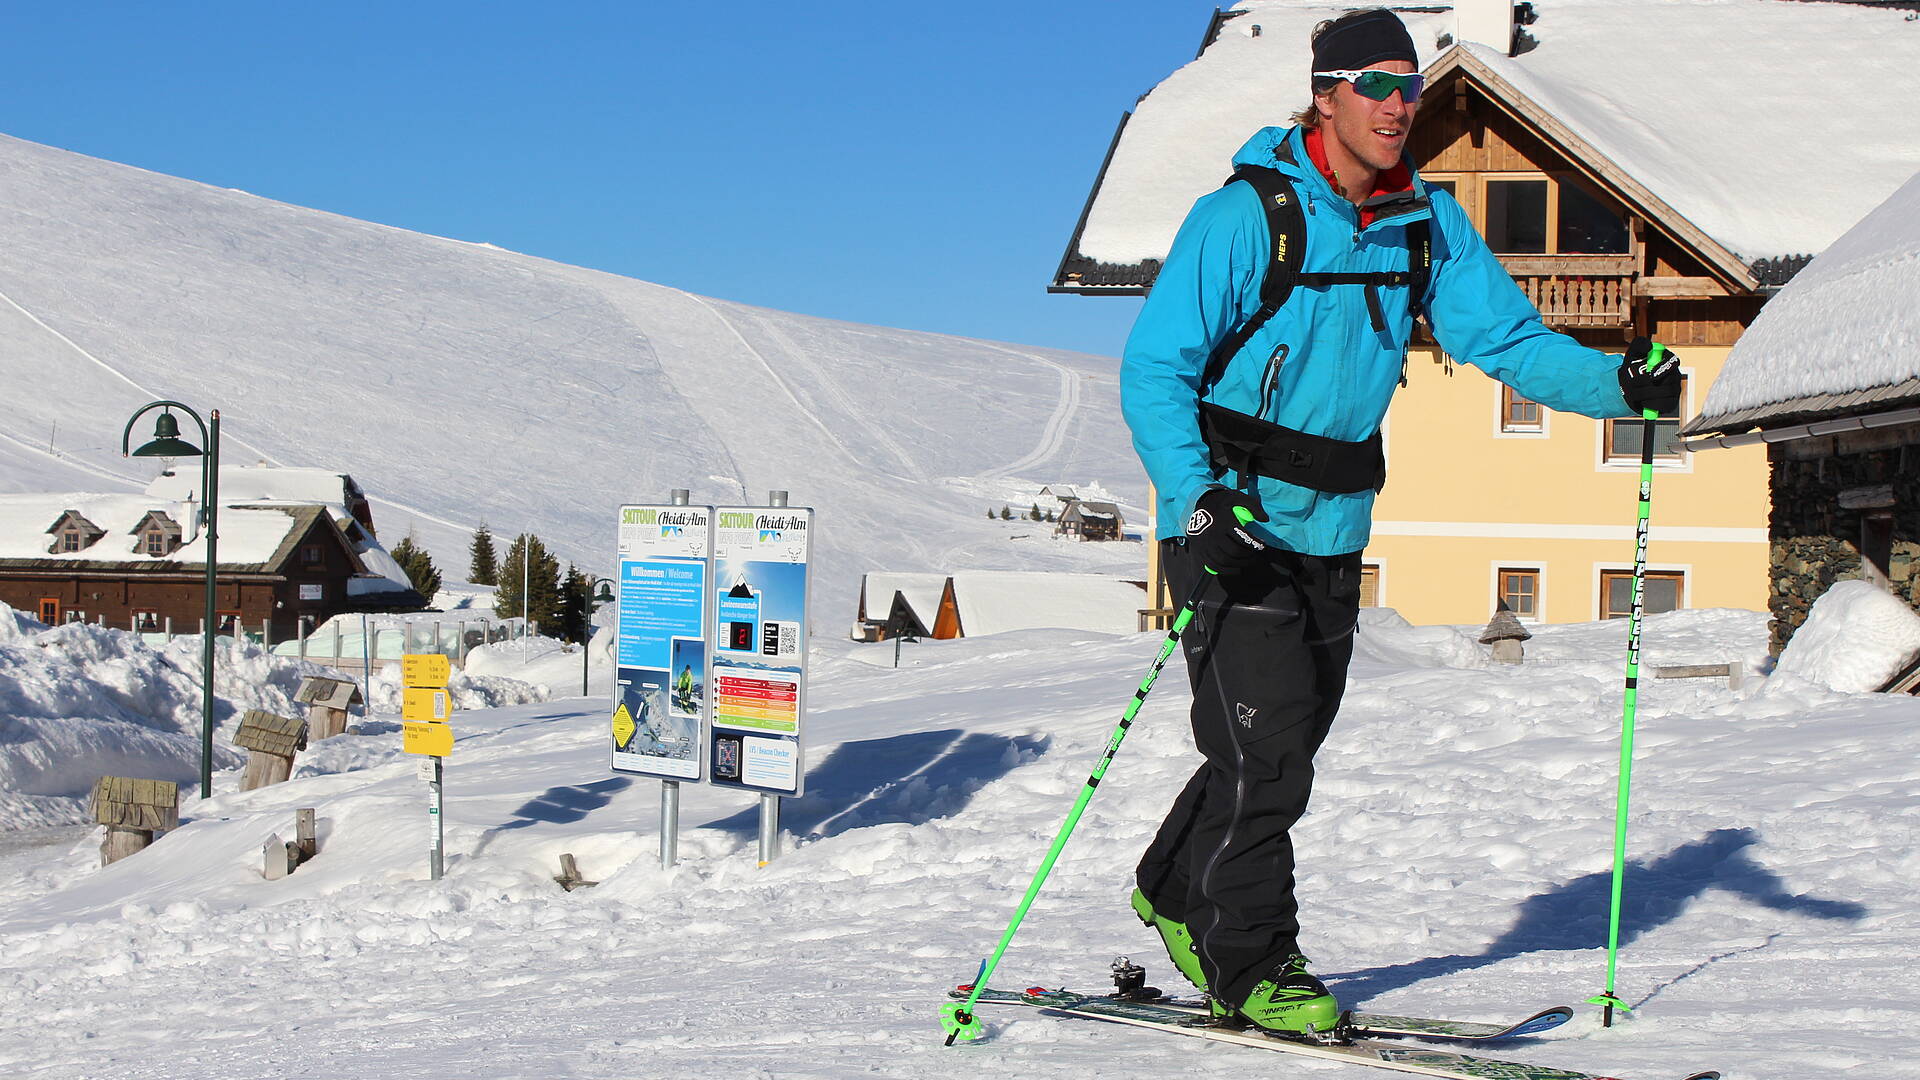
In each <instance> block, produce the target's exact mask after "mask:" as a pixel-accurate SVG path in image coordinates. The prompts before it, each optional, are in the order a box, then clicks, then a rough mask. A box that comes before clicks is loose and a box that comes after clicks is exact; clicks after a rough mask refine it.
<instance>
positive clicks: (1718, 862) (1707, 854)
mask: <svg viewBox="0 0 1920 1080" xmlns="http://www.w3.org/2000/svg"><path fill="white" fill-rule="evenodd" d="M1759 839H1760V834H1759V833H1756V832H1754V831H1753V830H1752V829H1715V830H1714V831H1713V832H1710V833H1708V834H1707V835H1705V836H1703V837H1701V838H1700V839H1698V840H1695V841H1694V842H1692V843H1690V844H1684V845H1682V846H1680V847H1677V848H1675V849H1673V850H1672V851H1669V852H1668V853H1666V854H1665V855H1662V856H1661V857H1660V858H1658V859H1655V860H1654V861H1652V862H1649V863H1638V862H1634V863H1628V864H1627V868H1626V883H1625V885H1624V887H1623V891H1622V896H1621V910H1620V944H1621V945H1622V946H1623V947H1624V946H1625V945H1627V944H1628V943H1630V942H1632V941H1633V940H1634V939H1635V938H1637V937H1639V936H1640V935H1641V934H1644V933H1647V932H1648V931H1650V930H1654V929H1657V928H1659V927H1661V926H1664V925H1666V924H1667V923H1670V922H1672V921H1673V920H1674V919H1676V918H1678V917H1679V916H1680V914H1681V912H1683V911H1684V910H1685V909H1686V907H1687V905H1688V904H1689V903H1691V902H1692V901H1693V900H1694V898H1696V897H1698V896H1700V895H1701V894H1702V893H1705V892H1706V891H1707V890H1709V889H1725V890H1727V891H1729V892H1733V893H1736V894H1738V895H1740V896H1742V897H1745V898H1746V899H1747V900H1749V901H1751V902H1753V903H1755V904H1759V905H1760V906H1761V907H1765V908H1771V909H1773V910H1775V911H1792V912H1798V913H1799V914H1802V915H1811V916H1813V917H1815V918H1820V919H1844V920H1849V921H1852V920H1857V919H1861V918H1864V917H1865V916H1866V914H1867V909H1866V907H1865V906H1864V905H1861V904H1857V903H1854V902H1853V901H1850V900H1823V899H1820V898H1818V897H1813V896H1805V895H1800V894H1795V893H1790V892H1788V891H1787V889H1786V885H1785V883H1784V882H1782V881H1781V880H1780V878H1779V877H1778V876H1777V875H1775V874H1774V873H1773V871H1771V870H1768V869H1767V868H1765V867H1763V866H1761V865H1760V864H1759V863H1757V862H1754V861H1753V857H1752V855H1751V854H1750V853H1749V852H1748V851H1747V848H1749V847H1751V846H1752V845H1753V844H1754V843H1756V842H1757V841H1758V840H1759ZM1612 898H1613V874H1612V872H1611V871H1608V872H1606V873H1598V874H1588V875H1586V876H1585V877H1581V878H1576V879H1574V880H1573V881H1570V882H1567V883H1566V884H1565V885H1561V886H1559V887H1558V888H1556V889H1553V890H1552V891H1550V892H1546V893H1542V894H1540V895H1539V896H1535V897H1532V898H1531V899H1529V900H1527V901H1526V902H1525V903H1523V904H1522V905H1521V906H1520V917H1519V918H1518V919H1516V920H1515V921H1514V924H1513V925H1512V926H1511V927H1509V928H1508V930H1507V932H1506V933H1504V934H1501V935H1500V937H1499V938H1497V939H1495V940H1494V941H1493V942H1491V943H1490V944H1488V946H1487V948H1486V950H1485V951H1484V952H1481V953H1479V954H1477V955H1473V956H1465V955H1455V956H1440V957H1432V958H1429V959H1425V960H1415V961H1412V962H1410V963H1405V964H1393V965H1389V966H1387V967H1377V968H1367V969H1365V970H1362V971H1351V972H1347V973H1346V974H1344V975H1338V976H1331V977H1329V978H1328V979H1327V983H1328V984H1329V985H1330V986H1331V987H1332V988H1333V990H1334V992H1335V993H1337V994H1338V995H1339V996H1340V999H1341V1001H1343V1002H1346V1003H1348V1004H1356V1003H1359V1002H1364V1001H1367V1000H1369V999H1371V998H1375V997H1378V996H1379V995H1381V994H1385V993H1387V992H1389V991H1392V990H1398V989H1401V988H1403V987H1407V986H1411V985H1413V984H1414V983H1417V982H1422V981H1424V980H1426V979H1434V978H1440V977H1442V976H1446V975H1453V974H1456V973H1458V972H1462V971H1471V970H1473V969H1475V968H1482V967H1487V966H1489V965H1492V964H1497V963H1500V962H1501V961H1503V960H1510V959H1512V958H1514V957H1516V956H1520V955H1522V954H1525V953H1530V952H1545V951H1552V950H1567V949H1590V948H1595V947H1601V946H1604V945H1605V944H1606V940H1607V914H1608V910H1609V908H1610V907H1611V905H1612Z"/></svg>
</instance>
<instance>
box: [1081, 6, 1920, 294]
mask: <svg viewBox="0 0 1920 1080" xmlns="http://www.w3.org/2000/svg"><path fill="white" fill-rule="evenodd" d="M1350 6H1352V5H1350V4H1347V3H1326V2H1320V0H1242V2H1241V3H1239V4H1236V5H1234V9H1235V10H1238V11H1244V12H1245V13H1246V14H1244V15H1241V16H1240V17H1238V18H1235V19H1233V20H1231V21H1229V22H1227V23H1226V24H1225V26H1224V27H1223V28H1222V29H1221V32H1220V37H1219V40H1217V41H1216V42H1214V43H1213V44H1212V45H1211V46H1209V47H1208V48H1207V49H1206V51H1205V53H1204V54H1203V55H1202V56H1201V57H1200V58H1199V59H1197V60H1195V61H1193V62H1192V63H1189V64H1187V65H1186V66H1185V67H1182V68H1181V69H1180V70H1178V71H1176V72H1174V73H1173V74H1171V75H1169V76H1168V77H1167V78H1166V79H1165V80H1164V81H1162V82H1161V83H1160V85H1159V86H1157V87H1155V88H1154V89H1153V91H1152V92H1151V94H1150V95H1149V96H1148V97H1146V98H1144V99H1143V100H1142V101H1141V102H1140V103H1139V105H1138V106H1137V108H1136V110H1135V112H1134V115H1133V117H1132V119H1131V120H1130V121H1129V122H1128V124H1127V127H1126V131H1125V133H1124V135H1123V136H1122V138H1121V140H1120V144H1119V146H1118V147H1117V148H1116V149H1115V151H1114V155H1113V159H1112V161H1111V163H1110V164H1109V165H1108V168H1107V171H1106V175H1105V177H1104V179H1103V181H1102V183H1101V187H1100V190H1099V192H1098V193H1097V197H1096V200H1095V202H1094V203H1093V205H1092V206H1091V208H1090V210H1089V213H1088V217H1087V221H1086V227H1085V230H1084V232H1083V234H1082V236H1081V241H1080V251H1081V253H1082V254H1085V255H1087V256H1088V257H1090V258H1092V259H1094V260H1096V261H1099V262H1109V263H1121V264H1132V263H1137V262H1139V261H1141V260H1143V259H1158V258H1161V257H1163V256H1164V255H1165V254H1166V251H1167V248H1168V246H1169V245H1170V243H1171V241H1172V238H1173V234H1174V232H1175V230H1176V229H1177V228H1178V227H1179V224H1180V221H1181V219H1182V218H1183V217H1184V216H1185V214H1186V212H1187V209H1188V207H1189V206H1190V205H1191V204H1192V202H1193V200H1194V199H1195V198H1197V197H1198V196H1200V195H1203V194H1205V193H1206V192H1208V191H1211V190H1212V189H1214V188H1215V187H1218V186H1219V184H1220V182H1221V180H1222V179H1223V178H1224V177H1225V176H1226V175H1227V173H1228V172H1229V171H1230V165H1229V159H1230V158H1231V157H1232V155H1233V152H1234V151H1235V150H1236V149H1238V148H1239V146H1240V144H1241V143H1242V142H1243V141H1245V139H1246V138H1247V136H1249V135H1251V134H1252V133H1253V132H1254V131H1255V130H1257V129H1259V128H1261V127H1263V126H1266V125H1270V124H1284V123H1286V122H1287V121H1286V117H1287V116H1288V115H1289V114H1290V113H1292V112H1293V111H1294V110H1296V109H1298V108H1300V107H1302V106H1304V105H1305V104H1306V103H1307V100H1308V89H1307V82H1308V76H1307V72H1308V71H1309V69H1310V52H1309V36H1310V34H1311V32H1312V29H1313V27H1314V25H1315V24H1316V23H1318V22H1319V21H1321V20H1322V19H1327V18H1332V17H1334V16H1336V15H1338V14H1340V13H1341V12H1342V11H1344V10H1346V9H1347V8H1349V7H1350ZM1535 7H1536V8H1537V9H1538V11H1539V15H1540V18H1539V21H1538V22H1537V23H1535V24H1534V25H1533V26H1531V27H1529V28H1528V33H1529V34H1531V35H1532V36H1533V37H1534V38H1536V39H1537V40H1538V42H1539V45H1538V47H1537V48H1534V49H1532V50H1530V51H1528V52H1525V53H1522V54H1521V55H1519V56H1517V57H1511V58H1509V57H1507V56H1505V55H1504V54H1503V53H1502V52H1501V51H1499V50H1495V49H1488V48H1485V47H1482V46H1478V45H1473V46H1469V48H1470V49H1471V51H1472V53H1473V55H1474V56H1475V58H1476V59H1479V60H1481V61H1483V62H1484V63H1485V64H1486V65H1487V66H1489V67H1491V68H1492V69H1493V70H1494V71H1495V72H1496V73H1497V74H1498V75H1499V76H1501V77H1502V78H1504V79H1505V80H1506V81H1507V82H1508V83H1510V84H1511V85H1512V86H1513V87H1514V88H1515V89H1516V90H1518V91H1519V92H1521V93H1523V94H1525V95H1526V96H1528V97H1530V98H1532V99H1533V100H1534V101H1535V102H1536V103H1537V104H1538V105H1540V106H1541V107H1542V108H1544V109H1545V110H1546V111H1548V112H1549V113H1551V114H1552V115H1553V116H1554V117H1556V118H1557V119H1558V120H1559V121H1560V122H1562V123H1564V124H1565V125H1567V127H1568V128H1570V129H1571V130H1572V132H1573V133H1574V134H1575V135H1577V136H1578V137H1580V138H1581V139H1583V140H1585V141H1586V142H1587V144H1588V145H1589V146H1591V147H1592V148H1593V149H1594V150H1595V151H1596V152H1598V153H1600V154H1602V155H1604V156H1605V157H1606V158H1608V159H1610V160H1611V161H1612V162H1613V163H1615V164H1616V165H1618V166H1619V167H1620V168H1622V169H1624V170H1625V171H1626V172H1627V173H1629V174H1631V175H1632V176H1633V177H1634V178H1635V179H1637V180H1638V181H1640V182H1641V183H1643V184H1645V185H1646V186H1647V188H1648V189H1649V190H1650V191H1651V192H1652V193H1653V194H1654V195H1655V196H1657V197H1659V198H1660V199H1661V200H1663V201H1665V202H1666V203H1667V204H1668V205H1669V206H1671V207H1672V208H1673V209H1674V210H1676V211H1677V212H1678V213H1679V214H1680V215H1682V216H1683V217H1685V218H1686V219H1687V220H1689V221H1691V222H1692V223H1693V224H1694V225H1696V226H1698V227H1699V228H1700V229H1701V230H1703V231H1704V232H1705V233H1706V234H1707V235H1708V236H1710V237H1711V238H1712V239H1714V240H1715V241H1717V242H1719V243H1720V244H1722V245H1724V246H1725V247H1727V248H1728V249H1729V250H1731V251H1732V252H1734V253H1735V254H1737V255H1738V256H1740V257H1741V258H1742V259H1745V260H1747V261H1748V262H1749V263H1750V262H1752V261H1753V260H1755V259H1760V258H1767V257H1774V256H1780V255H1787V254H1797V253H1810V252H1819V251H1821V250H1824V249H1825V248H1826V247H1827V246H1828V245H1829V244H1831V243H1832V242H1833V241H1834V240H1835V239H1836V238H1837V237H1839V236H1840V234H1841V233H1843V232H1844V231H1846V229H1847V228H1848V227H1849V226H1851V225H1852V224H1853V223H1854V222H1855V221H1857V220H1859V219H1860V217H1861V216H1862V215H1863V214H1865V213H1866V212H1867V211H1868V210H1870V209H1871V208H1872V207H1873V206H1874V205H1875V204H1877V203H1878V202H1880V201H1881V200H1882V199H1884V198H1885V197H1886V196H1887V194H1888V193H1889V192H1892V191H1893V190H1894V189H1895V188H1896V187H1898V186H1899V185H1900V183H1901V182H1902V181H1904V180H1905V179H1906V178H1907V177H1908V176H1909V175H1911V174H1912V173H1913V172H1914V170H1915V169H1920V119H1917V117H1920V114H1917V113H1916V112H1915V110H1914V109H1913V104H1912V103H1913V101H1914V100H1915V98H1916V97H1920V63H1916V62H1915V60H1916V57H1920V23H1916V22H1908V21H1906V17H1907V14H1908V13H1907V12H1903V11H1895V10H1884V9H1870V8H1863V7H1857V6H1854V5H1849V4H1811V3H1782V2H1779V0H1537V2H1536V3H1535ZM1401 17H1402V18H1403V19H1404V20H1405V21H1406V23H1407V26H1408V29H1409V30H1410V31H1411V32H1412V34H1413V39H1414V44H1415V46H1416V47H1417V48H1418V49H1419V52H1420V61H1421V64H1422V65H1423V66H1428V65H1431V64H1432V63H1433V61H1434V60H1435V59H1437V58H1438V57H1439V56H1440V55H1441V53H1442V51H1443V50H1441V49H1440V48H1439V47H1438V45H1437V42H1438V40H1439V38H1440V36H1441V35H1442V34H1450V33H1452V32H1453V30H1454V16H1453V13H1452V12H1451V11H1450V10H1441V11H1435V10H1433V9H1432V8H1430V7H1421V8H1418V9H1413V10H1406V11H1402V12H1401ZM1256 27H1257V28H1258V32H1257V36H1256V29H1255V28H1256ZM1642 73H1644V74H1642ZM1842 84H1843V85H1845V86H1850V87H1859V88H1863V89H1861V90H1860V91H1858V92H1850V93H1847V94H1846V95H1845V97H1844V107H1835V105H1834V100H1835V99H1834V97H1833V95H1832V92H1831V89H1825V88H1831V87H1833V86H1837V85H1842ZM1868 87H1871V88H1872V89H1871V91H1870V92H1869V91H1867V90H1866V89H1864V88H1868ZM1835 162H1845V163H1846V164H1845V167H1844V168H1835V167H1834V163H1835Z"/></svg>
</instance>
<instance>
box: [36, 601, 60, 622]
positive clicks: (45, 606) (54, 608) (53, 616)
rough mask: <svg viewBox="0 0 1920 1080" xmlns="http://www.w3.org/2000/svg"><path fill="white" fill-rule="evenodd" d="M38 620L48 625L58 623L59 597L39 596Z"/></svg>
mask: <svg viewBox="0 0 1920 1080" xmlns="http://www.w3.org/2000/svg"><path fill="white" fill-rule="evenodd" d="M40 621H41V622H43V623H46V624H47V625H48V626H58V625H59V624H60V598H59V597H57V596H43V597H41V598H40Z"/></svg>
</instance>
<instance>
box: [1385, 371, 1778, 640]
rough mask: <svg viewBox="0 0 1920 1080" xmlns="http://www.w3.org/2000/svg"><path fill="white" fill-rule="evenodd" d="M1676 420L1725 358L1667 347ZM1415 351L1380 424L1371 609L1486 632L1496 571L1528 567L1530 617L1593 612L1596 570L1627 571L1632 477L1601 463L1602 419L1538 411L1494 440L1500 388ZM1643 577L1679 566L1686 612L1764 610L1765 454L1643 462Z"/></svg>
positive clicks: (1552, 618) (1753, 449)
mask: <svg viewBox="0 0 1920 1080" xmlns="http://www.w3.org/2000/svg"><path fill="white" fill-rule="evenodd" d="M1678 351H1679V354H1680V360H1681V365H1682V369H1683V370H1684V371H1685V372H1686V374H1687V376H1688V385H1687V397H1686V400H1685V401H1684V402H1683V403H1682V409H1681V411H1682V415H1684V416H1692V415H1693V414H1694V413H1696V412H1698V411H1699V405H1700V401H1701V399H1702V397H1703V395H1704V394H1705V393H1706V389H1707V387H1708V386H1710V385H1711V384H1712V382H1713V379H1714V376H1716V375H1718V374H1719V372H1720V365H1721V363H1722V362H1723V361H1724V360H1725V358H1726V354H1727V349H1725V348H1716V347H1702V346H1694V347H1688V348H1685V349H1681V350H1678ZM1438 356H1439V353H1438V351H1437V350H1434V349H1432V348H1427V349H1424V350H1421V349H1416V350H1415V351H1414V354H1413V356H1412V358H1411V359H1410V361H1409V363H1408V379H1409V385H1408V386H1407V387H1405V388H1403V389H1402V390H1400V391H1399V393H1398V394H1397V395H1396V397H1395V398H1394V403H1393V407H1392V409H1391V410H1390V411H1389V413H1388V417H1387V424H1386V427H1385V432H1386V444H1387V463H1388V467H1387V486H1386V489H1385V490H1384V491H1382V492H1381V494H1380V498H1379V500H1378V501H1377V502H1376V504H1375V507H1374V526H1373V542H1372V543H1371V544H1369V545H1368V546H1367V551H1366V561H1367V562H1369V563H1378V564H1379V566H1380V603H1381V604H1382V605H1384V606H1387V607H1392V608H1395V609H1397V610H1399V612H1400V613H1401V614H1402V615H1404V616H1405V617H1406V618H1408V619H1409V620H1411V621H1413V622H1415V623H1473V622H1484V621H1485V620H1486V619H1487V618H1488V617H1489V616H1490V615H1491V614H1492V612H1493V606H1494V596H1495V589H1496V585H1495V577H1494V575H1495V570H1496V569H1497V568H1498V567H1500V566H1524V567H1538V568H1539V569H1540V570H1541V589H1540V593H1541V597H1540V599H1541V605H1542V615H1543V617H1544V621H1547V622H1578V621H1585V620H1589V619H1595V618H1598V617H1599V601H1600V597H1599V580H1600V571H1601V569H1602V568H1603V567H1604V568H1622V569H1630V568H1631V567H1632V566H1633V555H1634V541H1633V527H1634V519H1635V515H1636V513H1637V510H1636V507H1637V502H1638V493H1639V484H1640V466H1639V462H1638V459H1637V457H1636V458H1635V460H1633V461H1632V462H1629V463H1621V464H1609V463H1604V462H1603V461H1602V456H1603V453H1602V452H1603V447H1602V446H1601V430H1602V422H1601V421H1598V420H1590V419H1588V418H1586V417H1584V416H1574V415H1571V414H1567V413H1555V412H1551V411H1548V412H1546V414H1545V416H1546V431H1545V433H1544V434H1524V435H1523V434H1503V433H1501V431H1500V403H1501V388H1500V384H1499V383H1497V382H1495V381H1493V380H1492V379H1490V378H1488V377H1486V376H1485V375H1483V374H1482V373H1480V372H1479V371H1478V370H1475V369H1473V368H1470V367H1466V366H1464V365H1455V366H1454V367H1453V369H1452V374H1451V375H1449V374H1447V372H1446V370H1445V368H1444V367H1443V365H1442V364H1441V363H1440V362H1439V360H1438ZM1651 520H1652V522H1653V529H1652V533H1651V538H1650V540H1649V543H1648V549H1647V561H1648V567H1649V569H1653V570H1661V569H1672V570H1684V571H1685V572H1686V585H1685V589H1684V593H1683V596H1682V603H1683V605H1684V606H1686V607H1693V608H1700V607H1737V608H1751V609H1756V610H1761V609H1764V608H1765V607H1766V601H1767V541H1766V530H1767V460H1766V451H1765V449H1764V448H1763V447H1758V446H1750V447H1740V448H1737V449H1732V450H1710V451H1706V452H1704V453H1701V454H1692V455H1683V456H1682V458H1681V460H1680V461H1679V462H1678V463H1672V464H1667V463H1662V464H1656V465H1655V466H1654V478H1653V513H1652V519H1651Z"/></svg>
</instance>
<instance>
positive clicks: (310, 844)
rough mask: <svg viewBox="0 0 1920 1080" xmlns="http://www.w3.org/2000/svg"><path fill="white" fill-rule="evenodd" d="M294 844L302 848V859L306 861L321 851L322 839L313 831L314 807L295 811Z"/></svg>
mask: <svg viewBox="0 0 1920 1080" xmlns="http://www.w3.org/2000/svg"><path fill="white" fill-rule="evenodd" d="M293 831H294V835H295V837H296V839H295V840H294V846H295V847H297V848H299V849H300V861H301V862H306V861H307V860H308V859H311V858H313V857H314V856H315V855H317V854H319V852H320V841H319V839H318V838H317V837H316V835H315V833H314V831H313V807H311V806H308V807H303V808H301V809H299V810H295V811H294V812H293Z"/></svg>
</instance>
